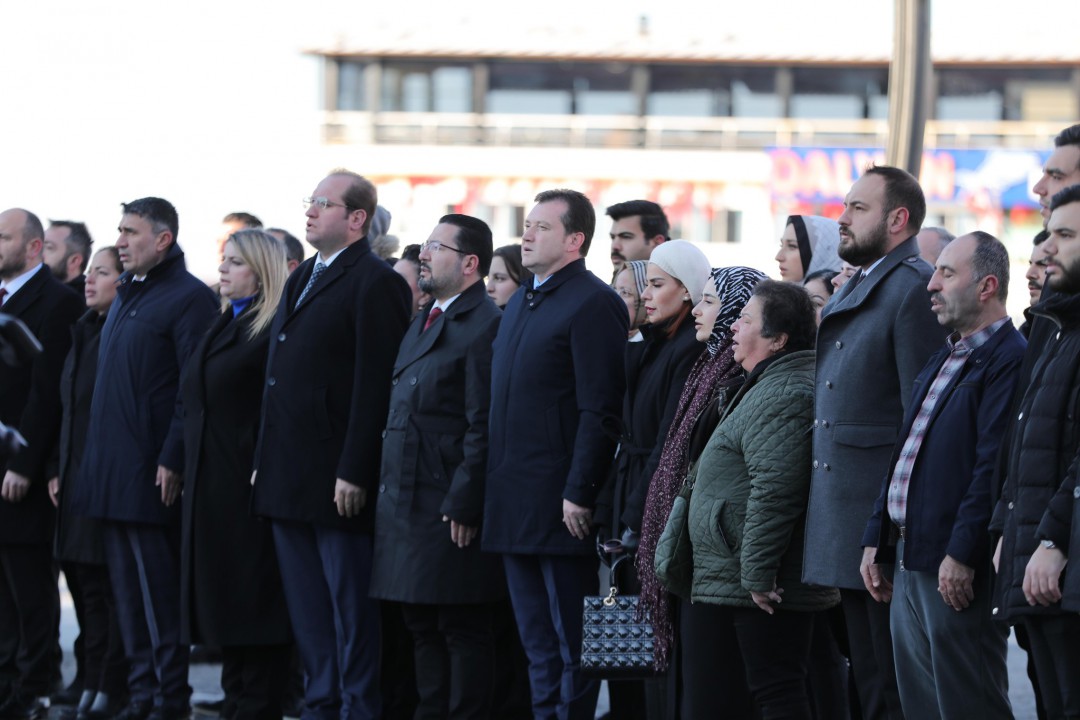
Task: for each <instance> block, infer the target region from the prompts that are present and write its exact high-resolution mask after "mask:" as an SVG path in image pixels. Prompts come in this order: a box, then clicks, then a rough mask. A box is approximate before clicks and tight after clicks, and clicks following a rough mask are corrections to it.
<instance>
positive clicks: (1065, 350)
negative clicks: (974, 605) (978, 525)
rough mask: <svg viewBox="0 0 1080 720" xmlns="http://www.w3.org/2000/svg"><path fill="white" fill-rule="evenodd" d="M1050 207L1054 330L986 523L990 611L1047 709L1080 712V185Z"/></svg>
mask: <svg viewBox="0 0 1080 720" xmlns="http://www.w3.org/2000/svg"><path fill="white" fill-rule="evenodd" d="M1050 209H1051V213H1050V219H1049V222H1048V223H1047V229H1048V230H1049V231H1050V237H1049V238H1048V239H1047V240H1046V241H1045V243H1044V248H1045V250H1046V254H1047V260H1048V262H1047V271H1046V282H1047V284H1048V285H1049V286H1050V289H1051V290H1052V291H1053V294H1052V295H1050V296H1049V297H1044V299H1043V300H1042V301H1041V302H1040V303H1039V304H1037V305H1036V306H1035V307H1034V308H1032V314H1033V315H1035V316H1036V317H1037V318H1039V321H1040V322H1045V321H1046V320H1049V322H1050V323H1051V324H1052V326H1053V327H1054V329H1055V331H1056V332H1055V333H1054V334H1053V335H1052V336H1050V337H1049V339H1048V340H1047V341H1046V343H1045V345H1044V346H1043V347H1042V350H1041V352H1040V353H1039V356H1038V359H1037V360H1036V362H1035V364H1034V365H1033V368H1034V369H1033V371H1032V374H1031V381H1030V384H1029V385H1028V386H1027V389H1026V391H1025V392H1024V395H1023V398H1022V400H1021V401H1020V405H1019V408H1018V409H1017V413H1016V415H1015V416H1014V417H1015V418H1016V420H1015V424H1014V427H1013V434H1012V435H1011V436H1010V437H1009V438H1008V441H1009V444H1008V446H1007V456H1006V462H1007V466H1006V467H1007V473H1006V476H1005V484H1004V487H1003V488H1002V492H1001V499H1000V500H999V501H998V504H997V507H996V508H995V511H994V518H993V521H992V522H991V530H992V531H993V532H995V533H1000V539H999V540H998V549H997V553H996V557H997V560H998V575H997V577H996V579H995V587H994V593H995V598H994V599H995V603H996V607H995V608H994V614H995V616H996V617H997V618H998V619H1001V620H1008V621H1012V622H1016V623H1017V624H1020V625H1023V627H1024V629H1025V630H1026V632H1027V638H1028V643H1029V648H1030V649H1029V653H1030V654H1031V657H1032V658H1033V659H1034V662H1035V668H1036V675H1037V677H1038V683H1039V693H1040V695H1041V697H1042V701H1043V706H1044V707H1045V708H1046V712H1047V715H1048V716H1049V717H1077V716H1080V617H1078V616H1077V615H1076V614H1075V613H1073V612H1066V611H1065V610H1064V609H1063V607H1062V604H1061V599H1062V587H1061V575H1062V572H1063V571H1065V570H1066V563H1067V561H1068V556H1067V553H1068V551H1069V547H1068V544H1069V540H1070V524H1071V523H1070V520H1071V518H1070V517H1069V514H1068V513H1067V512H1063V510H1064V508H1065V507H1067V505H1068V504H1071V502H1072V501H1073V497H1074V492H1075V490H1074V488H1075V476H1074V474H1073V473H1074V471H1075V466H1076V462H1075V458H1076V456H1077V450H1078V448H1080V444H1078V442H1077V439H1078V437H1080V422H1078V420H1077V415H1076V408H1077V403H1078V402H1080V381H1078V380H1077V377H1078V375H1077V373H1078V371H1080V185H1074V186H1073V187H1071V188H1067V189H1065V190H1063V191H1061V192H1059V193H1058V194H1057V195H1055V196H1054V197H1053V200H1052V201H1051V203H1050ZM1044 319H1045V320H1044ZM1056 492H1057V496H1055V493H1056ZM1063 501H1064V502H1063ZM1066 577H1067V578H1068V574H1066ZM1072 605H1073V609H1075V605H1076V603H1075V598H1074V600H1073V603H1072Z"/></svg>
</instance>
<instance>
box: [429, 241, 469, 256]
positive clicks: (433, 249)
mask: <svg viewBox="0 0 1080 720" xmlns="http://www.w3.org/2000/svg"><path fill="white" fill-rule="evenodd" d="M420 249H421V250H426V251H427V252H428V254H432V253H437V252H439V251H440V250H453V251H454V252H456V253H458V254H459V255H468V254H469V253H467V252H465V251H464V250H459V249H458V248H456V247H450V246H449V245H443V244H442V243H441V242H439V241H438V240H428V241H427V242H425V243H424V244H423V245H421V246H420Z"/></svg>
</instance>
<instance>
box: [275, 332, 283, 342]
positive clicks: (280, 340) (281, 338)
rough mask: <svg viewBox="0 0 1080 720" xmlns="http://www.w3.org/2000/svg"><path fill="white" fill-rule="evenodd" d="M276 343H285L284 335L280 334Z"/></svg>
mask: <svg viewBox="0 0 1080 720" xmlns="http://www.w3.org/2000/svg"><path fill="white" fill-rule="evenodd" d="M277 339H278V342H285V333H281V334H280V335H278V336H277Z"/></svg>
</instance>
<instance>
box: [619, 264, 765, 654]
mask: <svg viewBox="0 0 1080 720" xmlns="http://www.w3.org/2000/svg"><path fill="white" fill-rule="evenodd" d="M665 244H666V243H665ZM661 247H663V246H661ZM657 249H658V250H659V248H657ZM710 277H711V279H712V282H713V284H714V286H715V287H716V296H717V298H718V299H719V301H720V314H719V315H717V317H716V323H715V324H714V325H713V331H712V336H711V337H710V338H709V341H708V342H707V343H706V345H705V352H703V353H702V354H701V356H700V357H699V358H698V359H697V361H696V362H695V363H694V366H693V368H691V370H690V374H689V375H688V376H687V378H686V385H685V386H683V391H682V395H681V396H680V397H679V405H678V408H677V409H676V411H675V417H674V418H673V419H672V421H671V427H669V428H668V433H667V438H666V439H665V440H664V449H663V451H662V452H661V454H660V463H659V465H658V466H657V468H656V472H655V473H654V474H653V476H652V480H651V481H650V482H649V490H648V494H647V495H646V499H645V514H644V517H643V518H642V522H641V538H640V541H639V545H638V552H637V558H636V560H635V563H636V564H637V571H638V578H639V579H640V580H641V602H642V604H643V605H644V606H645V608H646V609H647V610H648V611H649V613H650V616H651V620H652V624H653V632H654V634H655V641H654V645H653V647H654V650H655V656H656V667H657V669H661V670H662V669H664V668H666V667H667V664H668V655H669V653H670V651H671V644H672V640H673V635H674V629H673V628H672V624H671V595H670V594H669V593H668V591H667V589H666V588H664V586H663V585H661V584H660V580H659V579H658V578H657V577H656V571H655V570H654V569H653V559H654V557H655V555H656V544H657V542H658V541H659V540H660V535H661V534H662V533H663V532H664V526H665V525H667V520H668V515H670V514H671V506H672V505H673V504H674V503H675V496H677V495H678V494H679V490H680V489H681V488H682V484H683V481H684V480H686V474H687V472H688V471H689V469H690V468H689V460H688V457H689V453H688V449H689V446H690V436H691V435H692V434H693V430H694V423H695V422H696V421H697V418H698V416H699V415H700V414H701V412H702V410H704V409H705V407H706V406H707V405H708V404H709V402H710V401H711V400H712V399H713V398H714V397H716V393H717V392H718V391H719V389H720V388H721V387H723V386H724V385H726V384H728V383H730V382H731V381H732V380H733V379H735V378H736V377H738V376H740V375H741V374H742V372H743V369H742V366H740V365H739V363H737V362H735V356H734V351H733V349H732V346H731V340H732V336H731V325H732V324H733V323H734V322H735V321H736V320H737V319H738V317H739V314H740V313H741V312H742V309H743V307H744V306H745V305H746V303H747V302H749V300H750V296H751V293H752V292H753V289H754V286H755V285H757V284H758V283H759V282H761V281H762V280H764V279H765V273H762V272H760V271H758V270H754V269H753V268H748V267H725V268H714V269H713V270H712V272H711V273H710ZM706 282H707V281H706Z"/></svg>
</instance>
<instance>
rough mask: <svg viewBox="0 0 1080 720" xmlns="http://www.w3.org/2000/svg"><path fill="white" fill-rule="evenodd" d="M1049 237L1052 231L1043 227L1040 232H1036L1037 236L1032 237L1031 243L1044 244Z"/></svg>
mask: <svg viewBox="0 0 1080 720" xmlns="http://www.w3.org/2000/svg"><path fill="white" fill-rule="evenodd" d="M1048 239H1050V231H1049V230H1047V229H1046V228H1043V229H1042V230H1040V231H1039V232H1037V233H1035V237H1034V238H1033V239H1032V241H1031V244H1032V245H1042V244H1043V243H1044V242H1046V241H1047V240H1048Z"/></svg>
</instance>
